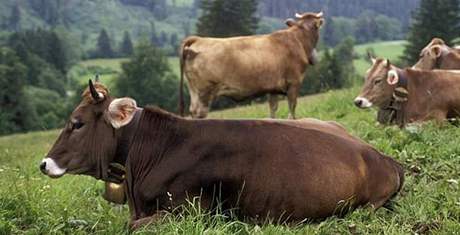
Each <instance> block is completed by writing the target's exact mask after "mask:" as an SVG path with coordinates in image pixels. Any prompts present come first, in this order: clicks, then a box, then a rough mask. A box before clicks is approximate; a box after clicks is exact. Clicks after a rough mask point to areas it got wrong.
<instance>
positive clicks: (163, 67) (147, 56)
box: [115, 42, 179, 111]
mask: <svg viewBox="0 0 460 235" xmlns="http://www.w3.org/2000/svg"><path fill="white" fill-rule="evenodd" d="M178 87H179V83H178V79H177V77H176V76H175V75H174V74H173V72H172V71H171V68H170V67H169V63H168V58H167V57H166V56H165V54H164V53H163V51H162V50H160V49H158V48H156V47H154V46H153V45H151V44H150V43H146V42H143V43H141V44H139V45H138V46H137V47H136V48H135V52H134V55H133V56H132V57H131V58H130V60H129V61H128V62H125V63H123V64H122V73H121V74H120V76H119V77H118V79H117V80H116V84H115V90H116V91H115V92H116V93H117V94H118V96H130V97H132V98H134V99H135V100H136V101H137V102H138V104H140V105H147V104H155V105H158V106H160V107H162V108H164V109H167V110H171V111H172V110H176V109H177V94H178V92H177V88H178Z"/></svg>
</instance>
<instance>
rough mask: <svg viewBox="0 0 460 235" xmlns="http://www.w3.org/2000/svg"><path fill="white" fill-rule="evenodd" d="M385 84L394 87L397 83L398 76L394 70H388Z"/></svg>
mask: <svg viewBox="0 0 460 235" xmlns="http://www.w3.org/2000/svg"><path fill="white" fill-rule="evenodd" d="M387 82H388V84H390V85H395V84H397V83H398V82H399V75H398V72H396V71H395V70H393V69H392V70H390V71H388V75H387Z"/></svg>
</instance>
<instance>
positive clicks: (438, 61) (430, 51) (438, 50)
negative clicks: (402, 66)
mask: <svg viewBox="0 0 460 235" xmlns="http://www.w3.org/2000/svg"><path fill="white" fill-rule="evenodd" d="M370 58H371V60H372V61H375V59H374V58H372V56H370ZM412 68H413V69H421V70H432V69H446V70H447V69H460V49H459V48H451V47H449V46H447V45H446V43H445V42H444V41H443V40H442V39H440V38H433V39H432V40H431V42H430V43H429V44H428V45H427V46H426V47H425V48H423V49H422V50H421V52H420V58H419V60H418V61H417V63H416V64H415V65H414V66H413V67H412ZM392 114H394V111H393V109H392V108H390V109H388V108H387V107H385V108H383V109H382V108H381V109H379V112H378V115H377V121H378V122H380V123H382V124H390V123H391V116H392Z"/></svg>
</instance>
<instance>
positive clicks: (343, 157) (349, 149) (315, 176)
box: [196, 121, 399, 220]
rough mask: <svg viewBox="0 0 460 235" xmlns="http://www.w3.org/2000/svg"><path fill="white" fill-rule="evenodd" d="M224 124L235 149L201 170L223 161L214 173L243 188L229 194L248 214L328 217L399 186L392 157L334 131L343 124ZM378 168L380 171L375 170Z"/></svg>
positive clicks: (384, 196)
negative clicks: (329, 127)
mask: <svg viewBox="0 0 460 235" xmlns="http://www.w3.org/2000/svg"><path fill="white" fill-rule="evenodd" d="M224 129H225V130H227V132H226V133H225V136H232V138H230V139H225V141H226V142H227V143H229V144H231V145H232V146H233V148H235V149H234V151H233V152H232V151H229V152H230V153H232V154H231V155H229V156H224V155H225V154H222V152H220V154H219V156H218V157H216V159H215V160H214V159H212V158H207V162H206V164H205V166H206V167H204V168H203V169H200V167H198V169H196V171H197V172H204V169H208V170H209V169H210V168H213V166H218V167H217V168H216V169H218V170H216V172H214V174H216V175H214V176H213V177H211V178H216V179H219V178H222V179H225V181H224V182H226V185H225V184H224V185H223V188H226V187H228V188H238V187H241V188H242V193H237V192H235V194H233V195H232V196H229V197H230V198H232V197H233V201H235V200H236V201H238V202H239V204H238V206H239V207H240V208H241V209H242V211H244V214H247V215H250V216H253V217H264V216H268V215H269V216H270V217H272V218H280V217H282V218H284V219H288V217H285V216H290V218H289V219H292V220H299V219H300V220H301V219H304V218H323V217H326V216H330V215H331V214H333V213H336V212H337V213H339V212H340V211H336V210H337V209H339V210H340V209H344V210H346V209H347V208H348V207H350V208H354V207H356V206H359V205H364V204H366V203H373V204H375V205H376V206H377V207H379V206H381V205H382V204H383V203H382V202H384V201H386V200H387V199H388V198H390V196H392V195H393V194H394V193H395V192H396V191H397V189H398V188H399V178H397V176H396V175H397V172H396V171H395V169H394V167H393V166H392V163H391V162H390V163H388V160H387V159H386V158H385V157H383V156H382V155H380V154H379V153H378V152H377V151H375V150H374V149H372V148H371V147H370V146H368V145H366V144H364V143H362V142H359V141H356V140H355V139H353V138H349V137H348V136H346V135H342V134H332V132H334V131H337V130H339V129H336V128H333V130H331V132H327V131H324V130H321V128H316V127H313V128H307V127H306V126H304V127H299V126H296V125H293V124H292V123H290V124H283V123H276V122H264V121H254V122H251V121H247V123H244V124H243V125H241V123H240V124H239V125H233V126H232V125H230V126H228V127H227V128H224ZM216 133H221V135H222V133H224V132H220V131H217V130H216ZM210 135H211V136H212V135H213V134H211V133H210ZM212 138H215V139H217V138H218V137H217V136H214V137H212ZM221 138H225V137H221ZM217 145H220V144H217ZM221 149H232V147H230V146H227V147H223V148H221ZM376 167H380V169H379V171H373V169H374V168H376ZM371 168H372V170H371ZM375 172H378V173H377V174H376V173H375ZM380 189H382V190H380ZM388 189H389V190H390V191H391V192H387V190H388ZM342 206H343V208H341V207H342ZM283 212H284V213H283Z"/></svg>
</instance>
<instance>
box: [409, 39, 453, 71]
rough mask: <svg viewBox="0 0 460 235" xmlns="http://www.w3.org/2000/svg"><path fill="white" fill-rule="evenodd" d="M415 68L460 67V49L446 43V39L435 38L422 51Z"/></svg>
mask: <svg viewBox="0 0 460 235" xmlns="http://www.w3.org/2000/svg"><path fill="white" fill-rule="evenodd" d="M412 68H414V69H427V70H430V69H460V50H459V49H458V48H451V47H449V46H447V45H446V43H445V42H444V40H442V39H440V38H433V39H432V40H431V42H430V43H429V44H428V45H427V46H426V47H425V48H423V49H422V51H421V52H420V59H419V60H418V62H417V63H416V64H415V65H414V66H413V67H412Z"/></svg>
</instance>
